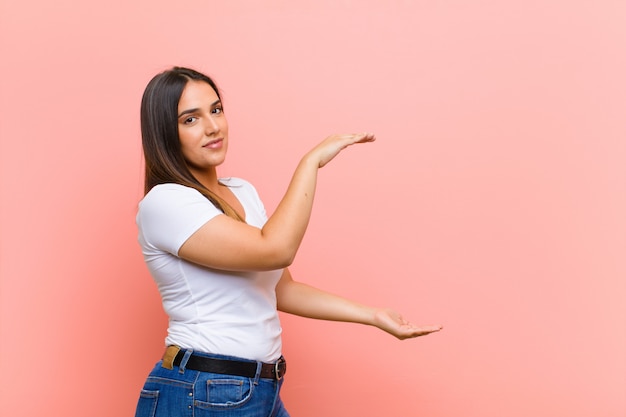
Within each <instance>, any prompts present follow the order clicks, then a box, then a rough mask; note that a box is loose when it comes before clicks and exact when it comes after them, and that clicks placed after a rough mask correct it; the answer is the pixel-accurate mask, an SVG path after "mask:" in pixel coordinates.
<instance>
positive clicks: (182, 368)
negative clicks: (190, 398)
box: [178, 349, 193, 374]
mask: <svg viewBox="0 0 626 417" xmlns="http://www.w3.org/2000/svg"><path fill="white" fill-rule="evenodd" d="M192 353H193V349H187V350H185V354H184V355H183V359H182V360H181V361H180V365H179V368H178V372H179V373H181V374H184V373H185V368H186V366H187V362H188V361H189V358H190V357H191V354H192Z"/></svg>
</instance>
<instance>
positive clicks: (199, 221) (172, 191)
mask: <svg viewBox="0 0 626 417" xmlns="http://www.w3.org/2000/svg"><path fill="white" fill-rule="evenodd" d="M220 214H222V212H221V211H220V210H219V209H218V208H217V207H215V206H214V205H213V204H212V203H211V202H210V201H209V200H208V199H207V198H206V197H204V196H203V195H202V194H200V192H198V191H197V190H195V189H193V188H190V187H185V186H183V185H179V184H160V185H157V186H155V187H153V188H152V190H150V192H149V193H148V194H146V196H145V197H144V199H143V200H142V201H141V202H140V203H139V210H138V212H137V226H138V228H139V240H140V243H141V245H142V246H143V249H144V251H147V250H148V251H149V250H150V249H152V250H159V251H165V252H169V253H171V254H173V255H178V250H179V249H180V247H181V246H182V245H183V243H185V242H186V241H187V239H189V237H190V236H191V235H192V234H194V233H195V232H196V231H197V230H198V229H200V227H202V226H203V225H204V224H205V223H206V222H208V221H209V220H211V219H212V218H214V217H215V216H217V215H220Z"/></svg>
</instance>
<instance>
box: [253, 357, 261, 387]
mask: <svg viewBox="0 0 626 417" xmlns="http://www.w3.org/2000/svg"><path fill="white" fill-rule="evenodd" d="M262 369H263V362H261V361H256V373H255V374H254V385H259V378H261V370H262Z"/></svg>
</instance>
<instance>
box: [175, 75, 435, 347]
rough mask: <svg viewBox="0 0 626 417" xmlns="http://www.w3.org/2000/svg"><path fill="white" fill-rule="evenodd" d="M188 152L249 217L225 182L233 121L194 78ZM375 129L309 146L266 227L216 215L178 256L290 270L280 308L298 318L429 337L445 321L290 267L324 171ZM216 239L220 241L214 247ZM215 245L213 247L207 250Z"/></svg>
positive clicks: (182, 116) (194, 169) (187, 112)
mask: <svg viewBox="0 0 626 417" xmlns="http://www.w3.org/2000/svg"><path fill="white" fill-rule="evenodd" d="M178 114H179V118H178V128H179V137H180V142H181V147H182V152H183V155H184V157H185V160H186V161H187V164H188V166H189V169H190V170H191V173H192V174H193V175H194V176H195V177H196V178H197V179H198V181H200V182H201V183H202V184H203V185H204V186H205V187H207V188H208V189H210V190H211V191H213V192H214V193H216V194H218V195H219V196H220V197H222V198H223V199H224V200H226V201H227V202H228V203H229V204H230V205H231V206H232V207H233V208H234V209H235V210H236V211H237V212H238V213H239V214H240V215H242V217H245V213H244V209H243V206H242V205H241V203H240V202H239V201H238V200H237V198H236V197H235V195H234V194H233V193H232V192H231V191H230V190H229V189H228V187H225V186H223V185H221V184H220V183H219V181H218V175H217V167H218V166H219V165H220V164H222V163H223V162H224V160H225V159H226V153H227V150H228V122H227V120H226V117H225V115H224V113H223V112H222V107H221V103H220V101H219V98H218V96H217V94H216V92H215V91H214V90H213V88H212V87H211V86H210V85H209V84H207V83H205V82H202V81H189V82H188V84H187V86H186V87H185V89H184V91H183V94H182V96H181V99H180V101H179V105H178ZM374 140H375V137H374V135H372V134H370V133H357V134H341V135H332V136H329V137H327V138H326V139H324V140H323V141H322V142H321V143H320V144H318V145H317V146H316V147H314V148H313V149H312V150H311V151H309V152H308V153H307V154H306V155H304V157H303V158H302V160H301V161H300V163H299V164H298V167H297V168H296V171H295V173H294V175H293V177H292V180H291V183H290V184H289V187H288V189H287V192H286V193H285V196H284V197H283V199H282V200H281V202H280V203H279V205H278V207H277V208H276V211H275V212H274V214H272V216H270V218H269V219H268V221H267V222H266V224H265V225H264V226H263V228H262V229H258V228H256V227H253V226H250V225H248V224H246V223H243V222H239V221H236V220H234V219H232V218H231V217H228V216H226V215H220V216H216V217H214V218H213V219H211V220H210V221H208V222H207V223H206V224H205V225H204V226H202V227H201V228H200V229H198V230H197V231H196V232H195V233H194V234H193V235H192V236H191V237H190V238H189V239H188V240H187V241H186V242H185V243H184V244H183V245H182V247H181V248H180V250H179V253H178V255H179V256H180V257H181V258H183V259H185V260H187V261H190V262H194V263H197V264H200V265H204V266H207V267H211V268H216V269H222V270H232V271H252V270H254V271H259V270H273V269H280V268H284V273H283V275H282V277H281V279H280V281H279V283H278V285H277V287H276V296H277V308H278V309H279V310H280V311H283V312H286V313H291V314H295V315H298V316H303V317H309V318H315V319H322V320H333V321H344V322H354V323H361V324H366V325H371V326H375V327H377V328H379V329H381V330H383V331H385V332H387V333H389V334H391V335H393V336H395V337H397V338H398V339H407V338H413V337H417V336H423V335H427V334H429V333H433V332H436V331H439V330H441V328H442V327H441V326H417V325H414V324H412V323H410V322H408V321H406V320H405V319H403V318H402V316H401V315H400V314H399V313H397V312H396V311H394V310H391V309H386V308H375V307H370V306H365V305H362V304H359V303H357V302H354V301H351V300H348V299H345V298H343V297H340V296H337V295H334V294H331V293H328V292H325V291H322V290H319V289H317V288H314V287H311V286H309V285H306V284H304V283H301V282H297V281H294V280H293V278H292V276H291V273H290V272H289V269H288V268H287V267H288V266H289V265H290V264H291V263H292V262H293V259H294V257H295V255H296V252H297V250H298V247H299V246H300V243H301V241H302V238H303V237H304V233H305V231H306V227H307V225H308V222H309V218H310V215H311V210H312V207H313V197H314V195H315V187H316V183H317V172H318V170H319V169H320V168H322V167H323V166H324V165H326V164H327V163H329V162H330V161H331V160H332V159H333V158H335V156H337V155H338V154H339V153H340V152H341V151H342V150H344V149H345V148H347V147H349V146H351V145H354V144H361V143H368V142H373V141H374ZM210 242H220V244H219V245H210ZM207 247H211V250H210V251H207V250H206V248H207Z"/></svg>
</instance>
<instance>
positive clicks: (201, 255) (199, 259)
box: [178, 214, 292, 271]
mask: <svg viewBox="0 0 626 417" xmlns="http://www.w3.org/2000/svg"><path fill="white" fill-rule="evenodd" d="M288 253H289V251H287V250H285V248H282V247H281V244H280V242H276V241H273V240H272V239H269V238H268V237H267V236H265V235H264V234H263V230H262V229H259V228H257V227H254V226H250V225H248V224H246V223H243V222H240V221H237V220H234V219H232V218H230V217H228V216H226V215H223V214H222V215H218V216H215V217H214V218H212V219H211V220H209V221H208V222H206V223H205V224H204V225H203V226H201V227H200V228H199V229H198V230H197V231H196V232H195V233H193V234H192V235H191V236H190V237H189V238H188V239H187V240H186V241H185V242H184V243H183V245H182V246H181V247H180V249H179V250H178V256H180V257H181V258H183V259H185V260H188V261H190V262H194V263H197V264H200V265H204V266H207V267H210V268H216V269H223V270H233V271H252V270H257V271H259V270H272V269H279V268H284V267H285V266H287V265H289V264H290V263H291V261H292V259H291V258H290V257H289V256H288Z"/></svg>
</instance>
